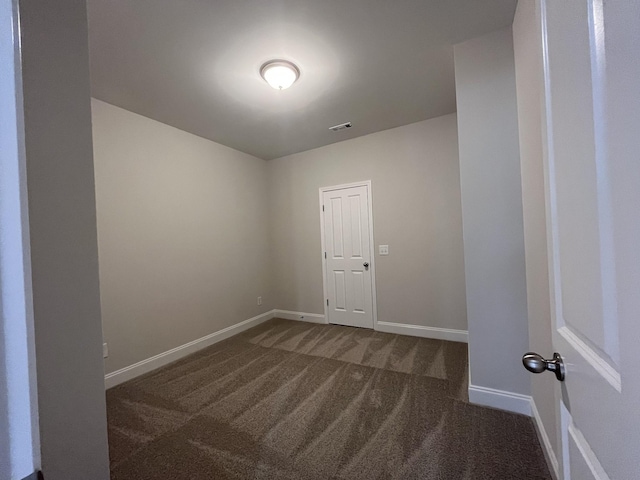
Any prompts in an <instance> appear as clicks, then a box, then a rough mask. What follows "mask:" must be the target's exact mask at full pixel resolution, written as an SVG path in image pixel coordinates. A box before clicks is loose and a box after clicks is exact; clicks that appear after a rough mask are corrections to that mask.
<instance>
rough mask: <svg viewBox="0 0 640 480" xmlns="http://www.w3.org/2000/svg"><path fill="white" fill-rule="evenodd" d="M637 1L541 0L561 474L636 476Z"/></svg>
mask: <svg viewBox="0 0 640 480" xmlns="http://www.w3.org/2000/svg"><path fill="white" fill-rule="evenodd" d="M638 3H639V2H636V0H611V1H606V0H561V1H559V0H548V1H545V0H543V1H542V4H541V6H542V32H543V44H544V45H545V47H544V52H543V55H544V75H545V98H544V102H545V111H546V118H545V127H546V128H545V131H546V148H547V151H546V153H545V169H546V172H545V173H546V195H547V220H548V234H549V257H550V264H549V266H550V287H551V297H552V318H553V322H554V338H553V343H554V348H555V349H556V351H557V352H559V353H560V354H561V355H562V357H563V359H564V362H565V365H566V379H565V381H564V382H563V383H561V384H559V387H560V388H558V389H557V397H558V398H557V400H558V402H559V411H560V413H561V425H559V430H560V431H559V434H560V435H559V438H561V442H562V450H563V451H562V465H563V466H562V473H563V476H564V479H565V480H569V479H572V480H591V479H609V478H610V479H620V480H623V479H628V480H631V479H636V478H640V433H639V430H640V421H639V419H640V396H638V394H639V386H640V382H639V381H638V379H639V378H640V377H639V375H638V373H637V372H638V367H640V365H638V364H637V361H638V360H639V356H638V354H637V351H638V350H639V349H640V346H639V343H640V310H638V307H639V302H638V297H639V296H640V290H639V289H638V286H639V281H638V280H639V272H640V269H639V268H638V266H639V265H640V257H639V255H638V251H639V250H640V243H639V242H638V238H639V235H638V233H639V231H640V228H639V226H640V196H639V195H638V192H639V191H640V169H639V168H638V164H639V163H640V154H639V153H638V150H637V145H638V144H637V138H638V137H640V129H639V128H638V127H639V124H638V121H637V120H638V114H637V111H635V112H634V111H633V108H634V107H633V106H634V105H635V106H636V107H637V105H638V92H639V90H638V88H637V82H640V78H638V76H637V72H638V59H639V56H638V54H637V51H638V50H637V49H639V48H640V45H638V44H636V45H635V47H634V48H633V49H630V48H629V47H630V45H631V43H632V40H631V39H632V38H633V37H636V39H637V37H638V35H637V31H638V29H639V28H640V14H639V13H640V9H638ZM636 41H637V40H636ZM630 42H631V43H630ZM634 50H635V53H633V54H632V56H631V55H629V57H628V58H626V59H623V57H624V54H625V52H626V54H629V53H630V52H633V51H634ZM631 79H634V80H631ZM633 85H636V87H634V88H633V91H632V90H631V89H629V90H628V91H626V92H625V91H624V88H625V86H633ZM625 103H627V104H628V105H625ZM630 127H631V128H630ZM634 130H635V133H634ZM633 144H635V145H636V148H635V149H633V148H629V146H631V145H633ZM540 353H542V352H540Z"/></svg>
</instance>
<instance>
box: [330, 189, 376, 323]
mask: <svg viewBox="0 0 640 480" xmlns="http://www.w3.org/2000/svg"><path fill="white" fill-rule="evenodd" d="M370 193H371V189H370V185H369V184H364V185H355V186H346V187H331V188H323V189H321V200H322V210H323V211H322V223H323V225H324V241H323V248H324V255H323V256H324V257H325V258H324V263H325V265H324V266H325V268H324V272H325V290H326V299H325V303H326V306H325V312H326V314H327V316H328V317H327V318H328V321H329V323H337V324H340V325H349V326H352V327H364V328H373V316H374V300H373V298H374V296H373V262H372V260H373V255H372V254H371V248H372V243H373V242H372V238H371V228H370V227H371V217H370V215H371V210H370V208H369V207H370V205H371V197H370Z"/></svg>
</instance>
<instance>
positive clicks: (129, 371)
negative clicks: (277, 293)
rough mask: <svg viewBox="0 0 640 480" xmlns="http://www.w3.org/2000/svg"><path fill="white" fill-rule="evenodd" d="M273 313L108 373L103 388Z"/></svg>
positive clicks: (210, 343) (169, 361)
mask: <svg viewBox="0 0 640 480" xmlns="http://www.w3.org/2000/svg"><path fill="white" fill-rule="evenodd" d="M274 312H275V310H271V311H269V312H265V313H263V314H260V315H257V316H255V317H253V318H249V319H248V320H244V321H242V322H240V323H236V324H235V325H231V326H230V327H227V328H223V329H222V330H218V331H217V332H214V333H211V334H209V335H206V336H204V337H202V338H198V339H197V340H194V341H192V342H189V343H185V344H184V345H180V346H179V347H176V348H172V349H171V350H168V351H166V352H163V353H160V354H158V355H154V356H153V357H151V358H147V359H146V360H142V361H141V362H138V363H134V364H133V365H129V366H128V367H124V368H121V369H120V370H116V371H115V372H111V373H108V374H107V375H105V376H104V384H105V388H111V387H115V386H116V385H119V384H121V383H124V382H126V381H129V380H132V379H134V378H136V377H138V376H140V375H144V374H145V373H148V372H150V371H152V370H155V369H156V368H160V367H162V366H164V365H167V364H169V363H171V362H175V361H176V360H180V359H181V358H182V357H186V356H187V355H190V354H192V353H195V352H197V351H198V350H202V349H203V348H206V347H209V346H211V345H213V344H215V343H218V342H220V341H222V340H225V339H227V338H229V337H232V336H234V335H237V334H238V333H241V332H243V331H245V330H248V329H249V328H251V327H255V326H256V325H259V324H261V323H263V322H266V321H267V320H270V319H272V318H273V317H274Z"/></svg>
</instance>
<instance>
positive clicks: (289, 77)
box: [260, 60, 300, 90]
mask: <svg viewBox="0 0 640 480" xmlns="http://www.w3.org/2000/svg"><path fill="white" fill-rule="evenodd" d="M260 75H262V78H264V79H265V81H266V82H267V83H268V84H269V85H271V86H272V87H273V88H275V89H276V90H284V89H285V88H289V87H290V86H291V85H293V84H294V82H295V81H296V80H298V77H300V70H299V69H298V67H296V66H295V65H294V64H293V63H291V62H287V61H286V60H271V61H269V62H267V63H265V64H264V65H263V66H262V68H260Z"/></svg>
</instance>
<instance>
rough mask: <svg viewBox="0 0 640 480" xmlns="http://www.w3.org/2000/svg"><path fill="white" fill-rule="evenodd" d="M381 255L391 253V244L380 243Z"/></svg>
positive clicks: (379, 251)
mask: <svg viewBox="0 0 640 480" xmlns="http://www.w3.org/2000/svg"><path fill="white" fill-rule="evenodd" d="M378 253H380V255H389V245H378Z"/></svg>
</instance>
